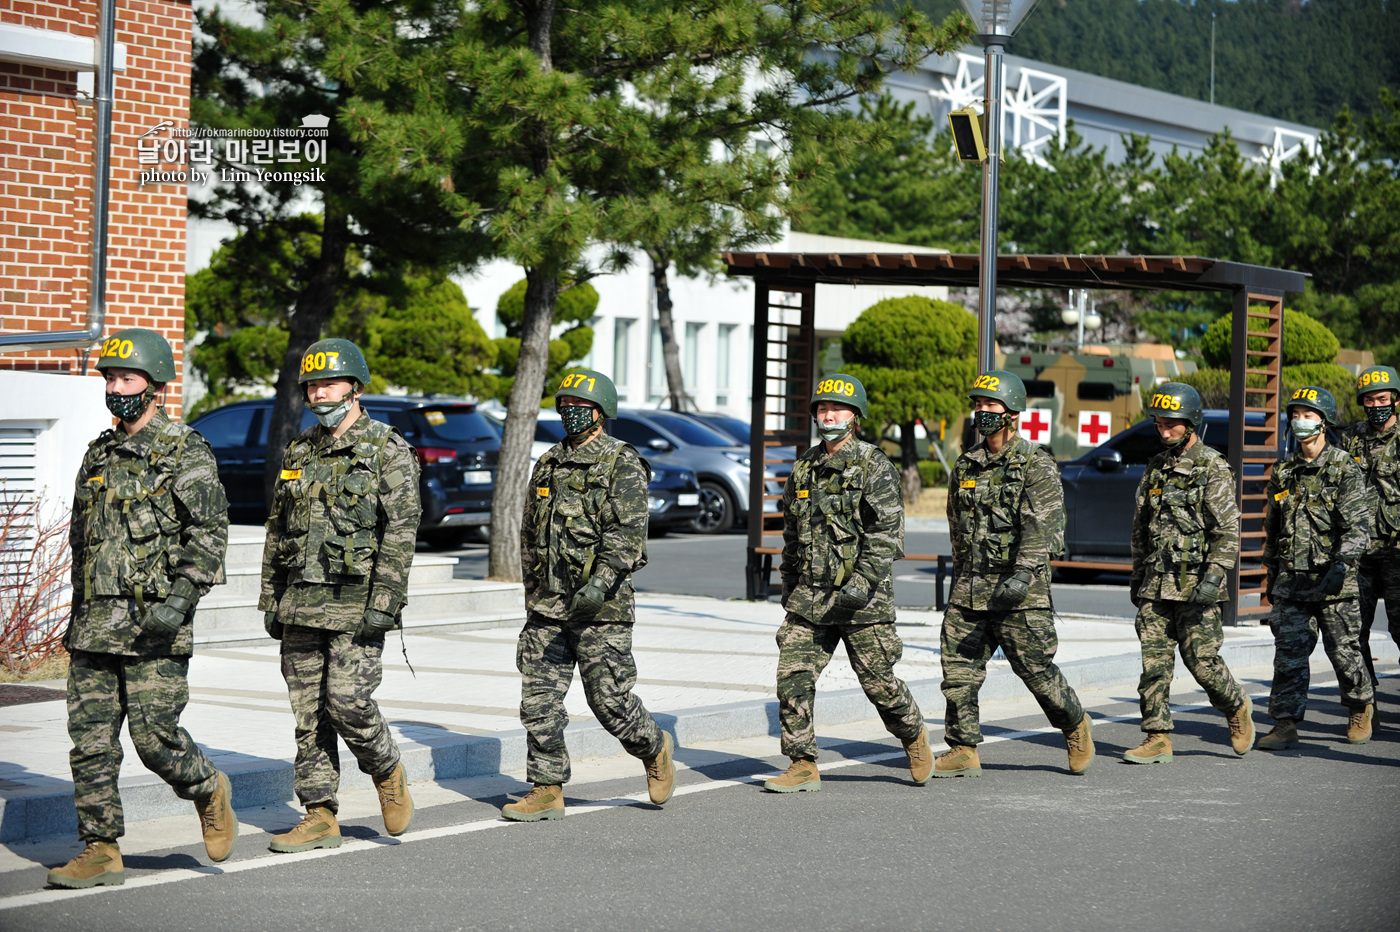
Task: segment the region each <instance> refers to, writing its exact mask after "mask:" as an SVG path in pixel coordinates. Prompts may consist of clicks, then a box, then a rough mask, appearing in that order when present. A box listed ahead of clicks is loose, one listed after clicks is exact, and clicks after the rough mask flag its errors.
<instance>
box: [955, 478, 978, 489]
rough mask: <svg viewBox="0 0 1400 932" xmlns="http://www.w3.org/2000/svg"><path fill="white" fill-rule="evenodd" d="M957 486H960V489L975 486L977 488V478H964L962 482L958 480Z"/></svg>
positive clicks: (973, 487)
mask: <svg viewBox="0 0 1400 932" xmlns="http://www.w3.org/2000/svg"><path fill="white" fill-rule="evenodd" d="M958 488H960V489H975V488H977V480H976V479H964V480H963V481H962V482H959V483H958Z"/></svg>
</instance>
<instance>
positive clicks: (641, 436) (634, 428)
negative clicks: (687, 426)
mask: <svg viewBox="0 0 1400 932" xmlns="http://www.w3.org/2000/svg"><path fill="white" fill-rule="evenodd" d="M612 435H613V436H614V437H616V438H617V439H618V440H621V441H622V442H623V443H630V444H632V446H634V447H636V448H637V449H639V450H645V449H646V448H647V445H648V444H649V443H651V441H653V440H666V438H665V437H663V436H661V432H660V431H657V430H654V429H652V428H651V427H649V426H647V425H646V424H643V423H642V422H641V421H634V420H632V418H630V417H620V418H618V419H617V420H615V421H613V423H612ZM667 442H668V443H669V442H670V441H667Z"/></svg>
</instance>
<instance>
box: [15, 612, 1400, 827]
mask: <svg viewBox="0 0 1400 932" xmlns="http://www.w3.org/2000/svg"><path fill="white" fill-rule="evenodd" d="M1371 647H1372V651H1373V653H1374V654H1375V656H1376V657H1377V659H1378V660H1380V661H1381V662H1388V663H1394V662H1396V661H1397V660H1400V650H1397V648H1396V645H1395V642H1394V641H1392V640H1391V639H1390V638H1373V639H1372V642H1371ZM1221 656H1222V657H1223V658H1224V660H1225V662H1226V663H1227V664H1229V666H1230V667H1231V669H1240V670H1243V669H1250V668H1258V667H1268V666H1270V665H1271V664H1272V663H1273V656H1274V645H1273V640H1272V638H1270V637H1268V636H1267V635H1265V636H1261V637H1259V638H1250V639H1248V640H1243V641H1236V642H1234V643H1231V642H1229V641H1227V642H1226V644H1225V645H1224V647H1223V648H1222V649H1221ZM1312 659H1313V663H1314V665H1317V664H1319V663H1321V664H1322V665H1324V667H1325V665H1326V663H1327V660H1326V656H1325V654H1324V653H1323V652H1322V648H1321V646H1320V645H1319V647H1318V650H1317V652H1315V653H1314V655H1313V658H1312ZM1060 668H1061V670H1063V671H1064V673H1065V677H1066V678H1067V679H1068V680H1069V682H1070V683H1071V684H1072V685H1073V686H1074V688H1075V689H1076V690H1091V689H1111V688H1121V689H1129V690H1131V691H1132V695H1134V696H1135V695H1136V689H1137V681H1138V676H1139V675H1140V673H1141V672H1142V658H1141V656H1140V655H1139V654H1136V653H1133V654H1120V655H1115V656H1110V657H1097V658H1091V659H1087V660H1079V661H1070V662H1067V663H1064V664H1061V665H1060ZM1176 676H1177V678H1178V681H1182V678H1184V681H1185V682H1188V683H1189V682H1192V681H1191V679H1190V674H1189V673H1188V672H1187V671H1186V669H1185V667H1183V666H1182V664H1181V660H1180V658H1179V657H1178V658H1177V671H1176ZM940 682H941V681H940V680H937V679H925V680H915V681H912V682H910V683H909V689H910V691H911V692H912V693H913V695H914V699H915V700H916V701H917V702H918V703H919V708H920V710H921V711H922V712H923V713H924V717H925V718H926V719H930V720H933V721H937V720H940V719H941V718H942V716H943V710H944V703H943V694H942V692H941V691H940V689H939V683H940ZM979 696H980V698H981V700H982V701H983V702H995V701H1001V700H1009V699H1024V698H1028V697H1029V696H1030V693H1029V691H1027V689H1026V687H1025V685H1024V684H1023V683H1022V682H1021V681H1020V679H1019V678H1017V676H1016V675H1015V674H1014V673H1012V671H1011V670H1010V669H1008V668H1004V667H1003V668H998V669H992V670H989V671H988V672H987V680H986V682H985V683H984V684H983V686H982V690H981V692H980V694H979ZM655 714H656V719H657V722H658V723H660V725H661V727H662V728H664V729H665V730H667V731H669V732H671V733H672V734H673V735H674V736H675V738H676V744H677V746H678V748H679V750H680V753H679V755H678V756H679V757H680V758H681V760H684V759H685V755H684V750H685V748H686V747H687V746H690V745H693V744H697V743H700V742H705V741H724V740H731V739H738V738H755V737H762V736H764V735H768V736H771V737H773V738H774V739H775V745H774V750H775V752H776V750H777V746H776V738H777V736H778V733H779V728H778V704H777V702H776V700H773V699H759V700H754V701H751V702H739V703H733V704H729V705H722V706H708V707H702V708H692V709H681V710H676V711H672V712H658V713H655ZM815 714H816V721H817V723H818V727H820V726H822V725H838V724H846V723H851V722H860V721H866V720H868V719H871V718H874V717H875V711H874V708H873V707H872V706H871V705H870V702H869V700H868V699H866V698H865V694H864V693H863V692H862V691H861V690H859V689H845V690H838V691H834V692H819V693H818V694H817V701H816V710H815ZM399 732H400V734H402V735H403V736H404V737H405V738H408V739H410V740H411V741H412V742H413V743H412V744H408V745H401V747H402V754H403V764H404V769H405V771H406V772H407V775H408V779H409V781H410V782H414V783H418V782H424V781H440V780H454V779H461V778H463V777H478V776H490V775H492V774H498V773H518V772H521V771H523V770H524V768H525V732H524V730H523V729H519V728H517V729H512V730H510V731H503V732H499V733H496V734H491V735H464V734H460V733H458V732H453V731H449V730H447V729H445V728H438V727H434V726H432V725H424V724H421V723H413V724H411V725H405V726H399ZM568 741H569V753H570V754H571V755H572V756H574V757H576V758H583V757H595V756H596V757H616V756H618V755H620V754H622V753H623V752H622V746H621V745H620V744H619V743H618V741H617V739H616V738H614V737H613V736H612V735H610V734H608V733H607V731H605V730H604V729H603V727H602V726H601V725H599V724H597V723H588V724H581V725H571V726H569V729H568ZM342 760H343V763H344V766H345V768H346V769H345V770H344V771H343V772H342V774H341V785H342V788H343V789H360V790H369V789H372V786H371V783H370V779H369V777H368V776H366V775H365V774H362V773H360V772H359V771H358V770H357V769H355V768H354V766H353V763H354V762H353V758H350V757H348V756H344V755H342ZM223 762H224V768H225V770H226V771H227V772H228V774H229V778H230V780H231V781H232V783H233V802H234V806H235V808H239V809H242V808H249V807H254V806H265V805H275V804H277V803H287V804H289V805H290V806H292V807H295V805H296V803H295V797H294V794H293V792H292V763H291V761H286V760H268V759H265V758H252V757H249V758H246V759H244V760H241V761H235V762H228V759H227V758H224V759H223ZM639 772H640V765H639ZM0 789H4V790H5V793H6V798H4V799H0V842H14V841H20V840H22V839H27V838H36V837H39V836H43V835H54V834H60V833H69V834H71V833H73V832H75V831H76V830H77V816H76V813H75V811H74V808H73V787H72V784H71V783H66V782H63V781H58V780H54V779H47V780H45V781H44V785H42V786H36V787H33V788H32V789H25V790H20V791H14V790H10V789H6V788H3V787H0ZM121 793H122V807H123V809H124V811H125V817H126V820H127V821H128V822H135V821H141V820H144V819H157V818H163V817H166V816H172V815H183V814H187V813H188V814H191V815H193V813H194V807H193V805H192V804H191V803H190V802H188V801H186V800H182V799H179V798H178V797H177V796H176V795H175V793H174V791H173V790H171V788H170V787H169V786H168V785H166V784H165V783H164V782H163V781H161V780H159V779H157V778H155V777H151V776H145V777H143V778H133V779H130V780H122V781H121Z"/></svg>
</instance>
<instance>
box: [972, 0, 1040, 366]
mask: <svg viewBox="0 0 1400 932" xmlns="http://www.w3.org/2000/svg"><path fill="white" fill-rule="evenodd" d="M1035 4H1036V0H962V5H963V8H964V9H965V10H967V15H968V16H970V17H972V21H973V23H975V24H976V25H977V30H978V35H977V38H979V39H981V40H982V45H983V47H984V48H985V49H986V52H987V63H986V77H985V78H984V80H983V87H984V89H985V90H986V99H985V100H984V109H983V111H982V112H983V113H984V114H985V117H986V140H987V159H986V161H984V162H983V163H982V246H981V267H982V274H981V289H982V293H981V301H980V304H981V309H980V314H979V315H978V319H977V365H978V367H979V368H980V369H981V371H983V372H985V371H987V370H988V369H991V368H993V367H994V366H995V360H994V359H993V355H994V353H995V350H996V294H997V175H998V170H999V169H1000V167H1001V95H1002V64H1001V52H1002V46H1004V45H1006V43H1007V41H1008V40H1010V38H1011V36H1012V34H1014V33H1015V32H1016V27H1017V26H1019V25H1021V22H1022V21H1023V20H1024V19H1025V18H1026V16H1027V15H1028V14H1029V13H1030V11H1031V10H1032V9H1033V8H1034V7H1035Z"/></svg>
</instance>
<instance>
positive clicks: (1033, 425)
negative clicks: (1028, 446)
mask: <svg viewBox="0 0 1400 932" xmlns="http://www.w3.org/2000/svg"><path fill="white" fill-rule="evenodd" d="M1049 433H1050V419H1049V418H1048V417H1046V416H1045V409H1043V408H1031V409H1030V410H1029V411H1027V412H1026V413H1025V414H1024V415H1022V416H1021V436H1022V437H1025V438H1026V439H1027V440H1029V441H1030V442H1031V443H1040V437H1041V435H1042V434H1045V435H1047V436H1048V435H1049Z"/></svg>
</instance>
